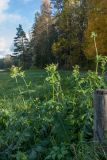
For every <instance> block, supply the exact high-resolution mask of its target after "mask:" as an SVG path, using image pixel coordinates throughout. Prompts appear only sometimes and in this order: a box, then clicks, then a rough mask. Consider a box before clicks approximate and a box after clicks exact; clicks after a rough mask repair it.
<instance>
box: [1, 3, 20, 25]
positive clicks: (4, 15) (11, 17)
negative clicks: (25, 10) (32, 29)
mask: <svg viewBox="0 0 107 160" xmlns="http://www.w3.org/2000/svg"><path fill="white" fill-rule="evenodd" d="M10 1H11V0H0V24H1V23H3V22H5V21H7V20H9V21H17V20H20V19H21V16H20V15H18V14H14V13H13V14H9V13H8V12H7V10H8V8H9V3H10Z"/></svg>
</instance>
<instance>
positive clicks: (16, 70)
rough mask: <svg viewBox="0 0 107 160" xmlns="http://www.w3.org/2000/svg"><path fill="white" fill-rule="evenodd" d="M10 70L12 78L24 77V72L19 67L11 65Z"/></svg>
mask: <svg viewBox="0 0 107 160" xmlns="http://www.w3.org/2000/svg"><path fill="white" fill-rule="evenodd" d="M10 72H11V77H12V78H16V77H18V76H19V77H25V72H24V71H22V70H21V67H16V66H12V67H11V69H10Z"/></svg>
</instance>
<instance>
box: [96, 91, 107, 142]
mask: <svg viewBox="0 0 107 160" xmlns="http://www.w3.org/2000/svg"><path fill="white" fill-rule="evenodd" d="M94 140H95V141H98V142H100V143H105V142H107V90H104V89H99V90H96V92H95V94H94Z"/></svg>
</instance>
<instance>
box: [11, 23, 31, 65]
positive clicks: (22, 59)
mask: <svg viewBox="0 0 107 160" xmlns="http://www.w3.org/2000/svg"><path fill="white" fill-rule="evenodd" d="M16 29H17V33H16V37H15V38H14V53H13V54H14V56H16V57H17V59H19V65H21V66H23V67H24V68H25V63H26V61H27V60H28V58H27V57H28V49H29V41H28V39H27V37H26V34H25V32H24V30H23V28H22V25H21V24H19V26H18V28H16Z"/></svg>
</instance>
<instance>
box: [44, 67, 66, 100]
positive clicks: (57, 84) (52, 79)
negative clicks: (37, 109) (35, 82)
mask: <svg viewBox="0 0 107 160" xmlns="http://www.w3.org/2000/svg"><path fill="white" fill-rule="evenodd" d="M57 68H58V66H57V65H55V64H51V65H49V66H47V67H46V71H47V73H48V77H47V78H46V81H47V82H49V84H50V86H52V97H53V101H54V100H55V98H57V99H59V97H61V98H62V97H63V92H62V88H61V77H60V75H59V73H58V71H57Z"/></svg>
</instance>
